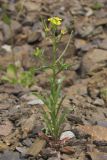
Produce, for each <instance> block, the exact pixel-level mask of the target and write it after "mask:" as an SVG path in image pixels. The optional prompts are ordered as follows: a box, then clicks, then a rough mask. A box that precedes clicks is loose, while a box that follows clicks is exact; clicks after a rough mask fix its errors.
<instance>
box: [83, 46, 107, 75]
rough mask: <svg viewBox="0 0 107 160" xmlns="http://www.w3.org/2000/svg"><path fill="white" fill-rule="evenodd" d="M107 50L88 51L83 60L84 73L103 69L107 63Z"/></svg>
mask: <svg viewBox="0 0 107 160" xmlns="http://www.w3.org/2000/svg"><path fill="white" fill-rule="evenodd" d="M106 61H107V51H105V50H101V49H94V50H92V51H89V52H87V53H86V55H85V56H84V57H83V60H82V62H81V72H82V74H86V73H87V74H92V73H95V72H97V71H99V70H102V69H103V68H104V67H105V66H106V65H107V64H106Z"/></svg>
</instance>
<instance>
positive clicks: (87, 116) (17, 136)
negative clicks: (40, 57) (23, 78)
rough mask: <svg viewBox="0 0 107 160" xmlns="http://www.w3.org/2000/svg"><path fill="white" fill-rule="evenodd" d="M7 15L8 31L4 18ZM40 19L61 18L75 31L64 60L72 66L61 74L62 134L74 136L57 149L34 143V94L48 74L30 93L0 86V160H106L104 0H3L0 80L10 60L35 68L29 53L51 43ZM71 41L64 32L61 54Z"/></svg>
mask: <svg viewBox="0 0 107 160" xmlns="http://www.w3.org/2000/svg"><path fill="white" fill-rule="evenodd" d="M5 12H6V13H8V15H9V16H10V17H11V21H12V22H11V28H12V33H11V31H10V28H9V25H7V24H6V23H4V22H3V19H2V15H3V14H4V13H5ZM40 16H42V17H44V18H46V19H47V18H48V17H51V16H59V17H61V18H62V19H63V26H66V27H67V28H68V30H69V32H70V31H71V30H75V33H74V37H73V38H72V40H71V42H70V45H69V48H68V50H67V53H66V55H65V59H66V60H67V62H69V63H70V64H72V67H71V68H70V69H69V70H67V71H65V72H63V73H61V75H60V76H65V77H66V79H65V80H64V84H63V93H64V94H66V99H65V101H64V103H63V107H65V108H68V109H69V110H70V112H69V114H68V116H67V122H66V123H65V124H64V131H67V130H68V131H72V132H73V133H74V135H75V137H73V138H72V139H71V140H69V141H68V142H67V144H65V145H63V146H62V147H61V148H60V150H58V151H56V150H55V149H54V148H52V147H50V145H49V142H46V141H45V140H40V139H38V133H39V132H40V131H41V129H42V128H43V124H42V120H41V112H40V110H41V107H42V105H43V104H42V103H41V101H40V100H39V99H38V98H37V97H35V96H34V95H32V91H36V92H39V91H43V90H46V91H47V90H48V81H47V77H48V76H49V74H50V73H49V72H47V73H37V74H36V75H35V84H34V85H33V86H32V87H31V88H30V89H24V88H22V87H20V86H18V85H16V86H14V85H10V84H8V83H2V82H1V83H0V160H60V159H61V160H101V159H102V160H106V159H107V104H106V103H107V1H106V0H66V1H65V0H44V1H42V0H30V1H29V0H20V1H19V0H1V1H0V66H1V68H2V69H1V71H0V77H2V75H3V74H4V72H5V69H6V66H7V65H8V64H9V63H11V62H12V54H11V52H12V50H11V39H12V37H13V46H12V47H13V50H14V53H15V62H16V63H17V62H21V64H22V66H23V68H24V69H28V68H29V67H32V66H36V65H37V64H38V61H37V60H36V59H34V57H33V55H32V52H33V51H34V49H35V48H36V47H37V46H39V47H42V48H45V50H46V56H48V58H49V61H50V51H51V44H50V43H49V42H48V41H46V40H45V39H44V32H43V29H42V24H41V21H40ZM68 39H69V34H66V35H65V36H64V38H63V40H62V41H61V44H60V46H59V51H60V50H63V49H64V47H65V46H66V43H67V41H68Z"/></svg>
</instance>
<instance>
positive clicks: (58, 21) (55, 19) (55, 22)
mask: <svg viewBox="0 0 107 160" xmlns="http://www.w3.org/2000/svg"><path fill="white" fill-rule="evenodd" d="M48 21H49V22H50V23H51V24H53V25H56V26H59V25H61V21H62V19H61V18H59V17H52V18H48Z"/></svg>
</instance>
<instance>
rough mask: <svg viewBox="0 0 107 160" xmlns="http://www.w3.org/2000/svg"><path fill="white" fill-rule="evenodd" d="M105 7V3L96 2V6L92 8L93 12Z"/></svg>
mask: <svg viewBox="0 0 107 160" xmlns="http://www.w3.org/2000/svg"><path fill="white" fill-rule="evenodd" d="M103 7H104V5H103V3H100V2H96V3H94V5H93V6H92V9H93V10H100V9H102V8H103Z"/></svg>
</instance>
